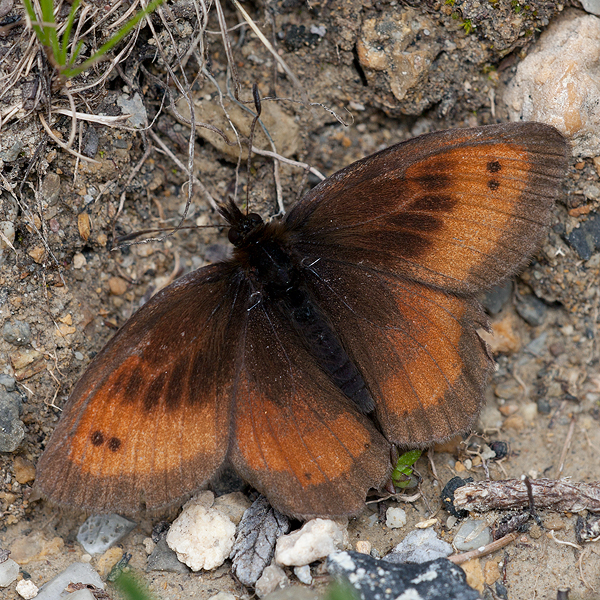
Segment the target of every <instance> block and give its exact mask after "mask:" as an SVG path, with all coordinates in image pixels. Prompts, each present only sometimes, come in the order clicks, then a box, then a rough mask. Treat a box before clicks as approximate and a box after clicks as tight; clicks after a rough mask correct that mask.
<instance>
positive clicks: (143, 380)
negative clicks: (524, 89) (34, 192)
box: [37, 123, 568, 518]
mask: <svg viewBox="0 0 600 600" xmlns="http://www.w3.org/2000/svg"><path fill="white" fill-rule="evenodd" d="M567 153H568V145H567V143H566V141H565V139H564V138H563V137H562V135H561V134H560V133H559V132H558V131H557V130H556V129H554V128H553V127H550V126H547V125H543V124H540V123H513V124H501V125H491V126H485V127H476V128H472V129H455V130H449V131H439V132H435V133H429V134H426V135H422V136H420V137H417V138H414V139H411V140H409V141H406V142H402V143H399V144H396V145H394V146H391V147H389V148H387V149H385V150H383V151H381V152H378V153H376V154H373V155H372V156H368V157H367V158H364V159H362V160H359V161H358V162H355V163H353V164H351V165H350V166H348V167H346V168H345V169H342V170H341V171H339V172H337V173H335V174H334V175H332V176H331V177H329V178H328V179H326V180H324V181H323V182H321V183H320V184H319V185H317V186H316V187H315V188H313V189H312V190H311V191H310V192H308V193H307V194H306V195H305V196H304V197H303V198H302V199H301V200H299V201H298V202H297V203H296V204H295V205H294V206H293V207H292V209H291V210H290V212H289V213H288V214H287V215H286V216H285V217H284V218H283V219H281V220H279V221H273V222H264V221H263V219H262V218H261V217H260V216H259V215H258V214H255V213H250V214H244V213H243V212H242V211H240V209H239V208H238V207H237V206H236V205H235V203H234V202H233V201H229V202H224V203H221V204H220V212H221V215H222V216H223V217H224V219H225V221H226V222H227V223H228V225H229V233H228V237H229V241H230V242H231V243H232V244H233V246H234V249H233V255H232V257H231V258H230V259H228V260H225V261H223V262H220V263H217V264H213V265H209V266H206V267H203V268H201V269H198V270H196V271H193V272H191V273H189V274H187V275H185V276H183V277H181V278H180V279H178V280H176V281H175V282H174V283H172V284H171V285H170V286H169V287H167V288H165V289H164V290H163V291H161V292H160V293H158V294H157V295H156V296H155V297H154V298H152V299H151V300H150V301H149V302H148V303H147V304H145V305H144V306H142V307H141V308H140V309H139V310H138V311H137V312H136V313H135V314H134V315H133V316H132V317H131V319H129V321H128V322H127V323H126V324H125V325H124V326H123V327H122V328H121V329H120V331H118V333H117V334H116V335H115V336H114V338H113V339H112V340H111V341H110V342H109V343H108V344H107V345H106V347H105V348H104V349H103V350H102V351H101V352H100V353H99V354H98V355H97V356H96V357H95V359H94V360H93V361H92V363H91V364H90V365H89V367H88V369H87V370H86V371H85V373H84V374H83V376H82V377H81V379H80V380H79V382H78V383H77V384H76V386H75V388H74V389H73V392H72V394H71V396H70V398H69V400H68V401H67V404H66V406H65V407H64V410H63V414H62V418H61V420H60V422H59V424H58V426H57V427H56V430H55V431H54V433H53V435H52V437H51V439H50V441H49V442H48V444H47V446H46V449H45V451H44V454H43V456H42V457H41V459H40V461H39V464H38V474H37V486H38V488H39V489H40V491H41V492H42V494H44V495H45V496H46V497H47V498H49V499H50V500H51V501H53V502H55V503H57V504H59V505H66V506H75V507H80V508H83V509H87V510H91V511H94V512H106V511H116V512H121V513H125V514H127V513H133V512H136V511H139V510H140V509H142V508H143V507H145V508H146V509H150V510H154V509H158V508H161V507H165V506H167V505H171V504H174V503H176V502H180V501H181V500H182V499H183V498H185V497H186V496H189V495H190V494H191V493H192V492H194V491H195V490H197V489H199V488H200V487H201V486H204V485H206V483H207V482H208V481H209V480H210V479H211V478H212V477H214V476H215V474H216V473H218V472H219V470H220V469H222V468H223V466H224V465H229V466H231V467H233V469H234V470H235V471H236V472H237V473H238V474H239V475H240V476H241V477H242V478H243V479H244V480H246V481H247V482H248V483H249V484H251V485H252V486H253V487H254V488H256V489H257V490H259V491H260V492H261V493H263V494H264V495H266V496H267V498H268V499H269V501H270V502H271V504H272V505H273V506H274V507H275V508H276V509H278V510H279V511H281V512H283V513H285V514H287V515H291V516H295V517H300V518H310V517H314V516H330V517H334V516H341V515H352V514H356V513H357V512H359V511H360V510H361V508H362V507H363V506H364V501H365V497H366V494H367V492H368V490H369V489H371V488H380V487H381V486H382V485H383V484H384V483H385V481H386V480H387V479H388V477H389V475H390V448H391V446H392V445H396V446H398V447H413V448H414V447H426V446H430V445H431V444H432V443H434V442H438V441H442V440H446V439H448V438H450V437H452V436H454V435H456V434H457V433H460V432H465V431H467V430H469V428H470V427H471V426H472V425H473V423H474V421H475V419H476V417H477V415H478V413H479V411H480V408H481V406H482V402H483V394H484V389H485V385H486V381H487V378H488V375H489V373H490V371H491V370H492V368H493V361H492V358H491V356H490V354H489V351H488V349H487V346H486V344H485V343H484V342H483V341H482V339H481V338H480V336H479V335H478V332H477V329H478V328H487V327H488V319H487V317H486V315H485V313H484V312H483V309H482V308H481V306H480V304H479V303H478V301H477V299H476V296H477V295H478V294H480V293H481V292H483V291H485V290H489V289H490V288H491V287H492V286H494V285H496V284H498V283H499V282H501V281H502V280H504V279H506V278H507V277H510V276H512V275H514V274H515V273H517V272H518V271H519V270H520V269H522V268H523V267H524V266H525V265H526V263H527V262H528V261H529V260H530V258H531V256H532V254H533V253H534V252H535V251H536V250H537V249H538V247H539V246H540V244H541V242H542V240H543V238H544V235H545V232H546V230H547V228H548V226H549V224H550V222H551V214H552V207H553V204H554V200H555V199H556V197H557V195H558V193H559V189H560V184H561V180H562V179H563V177H564V175H565V172H566V168H567Z"/></svg>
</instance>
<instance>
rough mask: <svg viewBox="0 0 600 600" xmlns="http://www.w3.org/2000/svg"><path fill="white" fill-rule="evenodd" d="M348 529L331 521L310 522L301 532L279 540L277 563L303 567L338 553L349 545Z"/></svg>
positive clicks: (316, 520)
mask: <svg viewBox="0 0 600 600" xmlns="http://www.w3.org/2000/svg"><path fill="white" fill-rule="evenodd" d="M347 527H348V526H347V524H346V525H340V523H338V522H336V521H332V520H330V519H313V520H312V521H308V522H307V523H305V524H304V525H303V526H302V528H301V529H300V530H299V531H295V532H294V533H290V534H289V535H282V536H281V537H280V538H279V539H278V540H277V546H276V547H275V562H276V563H277V564H280V565H286V566H290V567H293V566H297V567H301V566H303V565H308V564H310V563H311V562H313V561H315V560H319V559H321V558H325V557H326V556H328V555H329V554H331V553H333V552H338V551H339V550H342V549H343V547H344V545H345V544H347V543H348V532H347Z"/></svg>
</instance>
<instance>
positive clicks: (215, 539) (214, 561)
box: [166, 491, 235, 571]
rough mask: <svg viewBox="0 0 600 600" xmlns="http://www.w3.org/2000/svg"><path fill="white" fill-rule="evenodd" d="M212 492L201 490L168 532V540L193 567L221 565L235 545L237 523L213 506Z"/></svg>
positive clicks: (209, 568) (178, 556) (206, 567)
mask: <svg viewBox="0 0 600 600" xmlns="http://www.w3.org/2000/svg"><path fill="white" fill-rule="evenodd" d="M213 502H214V495H213V494H212V492H206V491H205V492H200V493H199V494H198V495H197V496H195V497H194V498H192V499H191V500H190V501H188V502H187V504H186V505H185V506H184V507H183V510H182V511H181V514H180V515H179V516H178V517H177V519H175V521H173V524H172V525H171V528H170V529H169V533H168V534H167V538H166V539H167V544H168V545H169V547H170V548H171V549H172V550H175V552H176V553H177V558H178V559H179V560H180V561H181V562H183V563H185V564H186V565H187V566H188V567H190V569H192V571H199V570H200V569H205V570H207V571H209V570H211V569H215V568H217V567H220V566H221V565H222V564H223V563H224V562H225V560H226V559H227V558H229V553H230V552H231V549H232V548H233V542H234V536H235V525H234V524H233V523H232V522H231V519H230V518H229V517H228V516H227V515H225V514H223V513H221V512H219V511H218V510H217V509H215V508H212V504H213Z"/></svg>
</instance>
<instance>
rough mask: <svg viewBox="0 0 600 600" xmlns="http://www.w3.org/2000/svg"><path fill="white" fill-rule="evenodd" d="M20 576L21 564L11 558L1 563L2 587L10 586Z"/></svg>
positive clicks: (0, 578) (0, 579)
mask: <svg viewBox="0 0 600 600" xmlns="http://www.w3.org/2000/svg"><path fill="white" fill-rule="evenodd" d="M18 576H19V565H18V564H17V563H16V562H15V561H14V560H13V559H12V558H9V559H8V560H5V561H4V562H3V563H0V588H4V587H8V586H9V585H10V584H11V583H12V582H13V581H15V579H16V578H17V577H18Z"/></svg>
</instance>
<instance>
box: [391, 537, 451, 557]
mask: <svg viewBox="0 0 600 600" xmlns="http://www.w3.org/2000/svg"><path fill="white" fill-rule="evenodd" d="M452 552H453V549H452V546H451V545H450V544H449V543H448V542H445V541H444V540H441V539H440V538H439V537H438V536H437V534H436V532H435V530H433V529H415V530H414V531H411V532H410V533H409V534H408V535H407V536H406V537H405V538H404V539H403V540H402V541H401V542H400V543H399V544H398V545H397V546H396V547H395V548H394V549H393V550H392V551H391V552H390V553H389V554H387V555H386V556H385V557H384V558H383V560H385V561H388V562H393V563H406V562H412V563H425V562H428V561H431V560H436V559H438V558H445V557H446V556H450V555H451V554H452Z"/></svg>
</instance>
